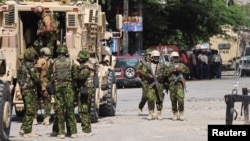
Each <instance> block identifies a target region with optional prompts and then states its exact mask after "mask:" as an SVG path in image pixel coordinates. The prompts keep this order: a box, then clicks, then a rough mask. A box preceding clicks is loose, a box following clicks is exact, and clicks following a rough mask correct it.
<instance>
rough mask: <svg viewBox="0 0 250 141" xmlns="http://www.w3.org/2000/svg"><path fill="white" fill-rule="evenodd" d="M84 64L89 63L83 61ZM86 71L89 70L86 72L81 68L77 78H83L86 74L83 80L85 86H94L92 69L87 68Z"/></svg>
mask: <svg viewBox="0 0 250 141" xmlns="http://www.w3.org/2000/svg"><path fill="white" fill-rule="evenodd" d="M85 64H88V65H90V64H89V63H85ZM85 64H84V65H85ZM84 65H83V66H84ZM88 71H89V72H86V70H85V69H81V70H80V72H79V79H83V78H84V77H86V76H85V75H88V76H87V79H86V81H85V86H87V87H94V71H93V70H91V69H88Z"/></svg>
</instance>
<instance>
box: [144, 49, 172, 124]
mask: <svg viewBox="0 0 250 141" xmlns="http://www.w3.org/2000/svg"><path fill="white" fill-rule="evenodd" d="M159 57H160V52H159V51H158V50H153V51H152V52H151V62H150V63H148V64H143V67H142V69H141V77H144V78H145V80H146V81H145V84H146V87H145V91H146V95H147V99H148V110H149V114H148V117H147V119H148V120H152V119H154V109H155V105H156V109H157V117H156V118H157V119H158V120H162V119H163V117H162V113H161V111H162V108H163V100H164V92H163V90H164V83H165V81H166V79H165V78H166V77H167V76H168V75H169V68H168V66H167V65H166V64H164V62H159ZM154 76H155V77H156V79H157V82H158V83H159V85H158V86H159V89H158V90H159V91H158V90H157V89H156V85H155V81H154ZM158 93H159V97H158V98H157V94H158Z"/></svg>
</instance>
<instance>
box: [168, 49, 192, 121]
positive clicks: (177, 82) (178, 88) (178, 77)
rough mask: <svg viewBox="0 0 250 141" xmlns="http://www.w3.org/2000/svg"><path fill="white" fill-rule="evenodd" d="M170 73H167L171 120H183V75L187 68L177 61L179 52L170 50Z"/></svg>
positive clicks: (187, 70) (187, 71)
mask: <svg viewBox="0 0 250 141" xmlns="http://www.w3.org/2000/svg"><path fill="white" fill-rule="evenodd" d="M170 60H171V62H170V71H171V73H170V75H169V81H170V85H169V91H170V100H171V103H172V112H173V120H177V119H180V120H184V116H183V112H184V96H185V93H184V90H185V85H186V84H185V77H184V76H185V75H186V74H188V73H189V68H188V67H187V66H186V65H184V64H183V63H181V62H179V53H178V52H175V51H174V52H172V53H171V54H170Z"/></svg>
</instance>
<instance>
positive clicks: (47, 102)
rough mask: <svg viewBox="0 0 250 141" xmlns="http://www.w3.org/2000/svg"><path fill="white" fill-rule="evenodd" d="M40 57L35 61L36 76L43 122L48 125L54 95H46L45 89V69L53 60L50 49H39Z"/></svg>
mask: <svg viewBox="0 0 250 141" xmlns="http://www.w3.org/2000/svg"><path fill="white" fill-rule="evenodd" d="M40 54H41V55H40V56H41V57H40V58H39V59H38V61H37V64H36V68H37V70H38V71H39V73H38V77H39V78H40V80H41V97H42V100H43V105H44V107H43V109H44V120H43V124H45V125H48V124H49V119H50V112H51V97H53V96H54V95H48V93H47V91H46V86H47V83H48V76H47V70H48V68H49V66H50V65H51V64H52V63H53V60H52V59H51V58H50V55H51V53H50V49H49V48H47V47H44V48H42V49H41V50H40Z"/></svg>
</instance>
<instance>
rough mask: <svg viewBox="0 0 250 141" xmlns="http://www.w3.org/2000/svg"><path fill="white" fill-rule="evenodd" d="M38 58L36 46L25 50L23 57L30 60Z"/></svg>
mask: <svg viewBox="0 0 250 141" xmlns="http://www.w3.org/2000/svg"><path fill="white" fill-rule="evenodd" d="M37 58H38V54H37V52H36V50H35V49H34V48H31V47H30V48H27V49H26V50H25V51H24V55H23V59H24V60H28V61H33V60H34V59H37Z"/></svg>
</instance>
